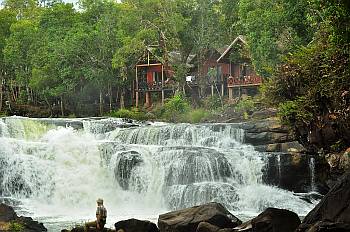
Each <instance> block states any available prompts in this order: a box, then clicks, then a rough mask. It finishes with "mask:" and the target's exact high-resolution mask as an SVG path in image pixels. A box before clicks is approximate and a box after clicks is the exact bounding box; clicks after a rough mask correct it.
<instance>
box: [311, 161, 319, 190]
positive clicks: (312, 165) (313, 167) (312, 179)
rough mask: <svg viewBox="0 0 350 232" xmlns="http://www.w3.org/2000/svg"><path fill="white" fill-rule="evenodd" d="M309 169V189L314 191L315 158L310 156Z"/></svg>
mask: <svg viewBox="0 0 350 232" xmlns="http://www.w3.org/2000/svg"><path fill="white" fill-rule="evenodd" d="M309 170H310V182H311V191H312V192H316V191H317V189H316V184H315V158H314V157H311V158H310V160H309Z"/></svg>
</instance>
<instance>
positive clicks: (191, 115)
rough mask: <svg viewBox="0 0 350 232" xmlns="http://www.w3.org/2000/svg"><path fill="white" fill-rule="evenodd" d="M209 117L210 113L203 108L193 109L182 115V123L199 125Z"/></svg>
mask: <svg viewBox="0 0 350 232" xmlns="http://www.w3.org/2000/svg"><path fill="white" fill-rule="evenodd" d="M209 115H210V113H209V112H208V111H207V110H205V109H203V108H200V109H194V110H191V111H189V112H187V114H185V115H184V118H183V121H185V122H189V123H200V122H202V121H203V120H204V119H205V118H207V117H208V116H209Z"/></svg>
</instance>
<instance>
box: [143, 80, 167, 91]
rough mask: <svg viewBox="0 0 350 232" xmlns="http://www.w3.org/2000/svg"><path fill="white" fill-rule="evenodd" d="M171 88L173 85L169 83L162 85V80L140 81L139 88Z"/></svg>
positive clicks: (144, 89)
mask: <svg viewBox="0 0 350 232" xmlns="http://www.w3.org/2000/svg"><path fill="white" fill-rule="evenodd" d="M169 88H171V85H170V84H168V83H164V84H163V85H162V82H161V81H159V82H156V81H152V82H144V81H142V82H139V86H138V90H139V91H161V90H162V89H169Z"/></svg>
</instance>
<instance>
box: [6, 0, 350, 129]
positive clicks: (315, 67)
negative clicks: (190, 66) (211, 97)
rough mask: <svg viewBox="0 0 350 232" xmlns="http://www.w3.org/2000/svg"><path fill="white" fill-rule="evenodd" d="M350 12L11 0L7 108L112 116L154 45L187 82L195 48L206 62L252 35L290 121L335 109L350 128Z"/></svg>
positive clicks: (280, 1) (196, 0) (190, 0)
mask: <svg viewBox="0 0 350 232" xmlns="http://www.w3.org/2000/svg"><path fill="white" fill-rule="evenodd" d="M349 22H350V19H349V2H348V1H346V0H331V1H326V0H308V1H305V0H270V1H268V0H257V1H250V0H236V1H232V0H123V1H121V2H119V1H109V0H96V1H93V0H81V1H79V3H78V4H77V5H73V4H69V3H64V2H63V1H60V0H41V1H37V0H5V1H4V2H3V6H2V9H1V10H0V25H1V27H0V84H1V88H0V112H3V114H11V112H12V111H14V110H13V109H14V108H17V109H21V108H22V110H23V112H26V111H28V109H30V108H33V107H34V108H35V107H36V108H38V107H39V108H43V109H45V110H47V111H48V112H49V113H47V115H45V116H68V115H74V116H98V115H101V116H102V115H104V114H105V113H106V112H111V111H113V110H118V109H119V108H123V107H124V106H127V107H131V106H132V105H133V102H132V94H133V93H132V84H133V80H134V76H135V74H134V72H135V65H136V63H137V61H138V59H139V57H140V54H141V53H142V51H143V50H144V49H145V47H146V46H148V45H157V46H158V47H159V48H160V50H161V51H162V54H163V55H164V56H165V55H167V54H168V53H169V52H171V51H177V52H179V54H181V59H179V61H178V63H177V64H175V67H176V68H175V71H176V72H175V74H174V79H175V81H176V82H178V83H180V85H179V86H181V83H182V82H184V76H185V75H186V72H187V70H186V66H185V63H186V60H187V59H188V57H189V56H191V55H196V56H197V57H198V63H201V62H204V59H205V57H204V55H205V54H206V52H207V51H209V50H210V49H213V48H218V47H220V46H223V45H227V44H230V43H231V41H232V40H233V39H234V38H235V37H237V36H238V35H244V37H245V38H246V39H247V41H248V45H249V46H248V50H249V55H250V58H251V61H252V64H253V66H254V69H255V70H256V72H257V73H258V74H259V75H261V76H262V77H263V78H264V85H263V86H262V87H261V96H262V98H263V102H264V104H269V105H272V106H274V107H279V111H280V114H281V117H282V118H283V119H284V120H285V121H286V122H287V123H288V122H289V123H291V124H294V123H295V122H298V123H300V124H305V123H306V124H308V125H309V124H318V123H319V118H320V117H324V116H327V118H331V119H332V118H333V119H336V120H337V121H340V124H341V125H342V126H341V127H342V128H343V129H344V128H349V127H348V126H349V108H348V106H349V89H350V88H349V83H350V80H349V38H350V36H349ZM204 97H205V96H204ZM19 112H21V111H19ZM331 119H330V120H331Z"/></svg>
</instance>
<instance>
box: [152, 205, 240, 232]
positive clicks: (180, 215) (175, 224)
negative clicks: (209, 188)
mask: <svg viewBox="0 0 350 232" xmlns="http://www.w3.org/2000/svg"><path fill="white" fill-rule="evenodd" d="M201 222H208V223H210V224H211V225H214V226H217V227H219V228H233V227H235V226H237V225H240V224H241V223H242V222H241V221H240V220H239V219H238V218H236V217H235V216H233V215H232V214H231V213H230V212H229V211H228V210H227V209H225V208H224V207H223V206H222V205H221V204H219V203H215V202H212V203H208V204H204V205H200V206H194V207H191V208H186V209H182V210H177V211H173V212H169V213H166V214H162V215H160V216H159V219H158V227H159V229H160V231H161V232H196V230H197V227H198V225H199V223H201Z"/></svg>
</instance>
